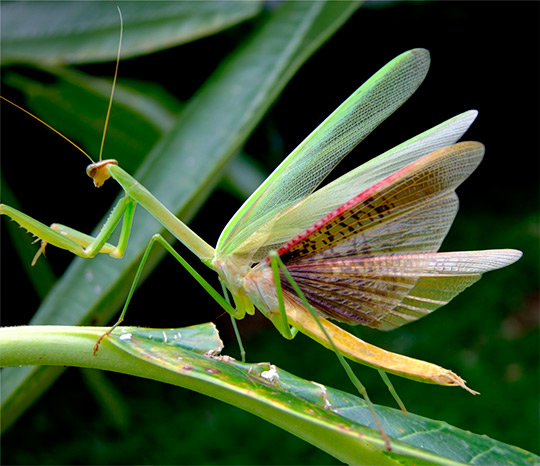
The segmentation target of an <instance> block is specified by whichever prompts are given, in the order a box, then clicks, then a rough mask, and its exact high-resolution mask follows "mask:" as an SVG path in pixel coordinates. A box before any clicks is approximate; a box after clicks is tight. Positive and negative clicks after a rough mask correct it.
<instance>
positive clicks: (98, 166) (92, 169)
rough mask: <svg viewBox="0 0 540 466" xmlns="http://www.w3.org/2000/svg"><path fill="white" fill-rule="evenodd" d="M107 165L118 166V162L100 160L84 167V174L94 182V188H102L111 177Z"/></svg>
mask: <svg viewBox="0 0 540 466" xmlns="http://www.w3.org/2000/svg"><path fill="white" fill-rule="evenodd" d="M109 165H118V162H117V161H116V160H114V159H108V160H100V161H99V162H95V163H91V164H90V165H88V167H86V174H87V175H88V176H89V177H90V178H92V179H93V180H94V186H95V187H96V188H99V187H100V186H102V185H103V183H105V181H107V180H108V179H109V178H110V177H111V175H110V173H109V170H108V169H107V167H108V166H109Z"/></svg>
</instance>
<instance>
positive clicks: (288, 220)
mask: <svg viewBox="0 0 540 466" xmlns="http://www.w3.org/2000/svg"><path fill="white" fill-rule="evenodd" d="M477 114H478V112H476V111H475V110H471V111H468V112H465V113H462V114H461V115H458V116H456V117H454V118H451V119H450V120H447V121H445V122H443V123H441V124H440V125H437V126H435V127H434V128H431V129H430V130H428V131H425V132H423V133H421V134H419V135H418V136H416V137H414V138H411V139H409V140H408V141H405V142H404V143H402V144H400V145H398V146H396V147H394V148H393V149H390V150H389V151H387V152H385V153H383V154H381V155H379V156H378V157H376V158H374V159H372V160H370V161H369V162H367V163H365V164H363V165H361V166H359V167H358V168H356V169H354V170H352V171H350V172H349V173H347V174H345V175H343V176H341V177H340V178H338V179H336V180H334V181H333V182H332V183H330V184H328V185H326V186H324V187H323V188H321V189H319V190H317V191H315V192H314V193H312V194H310V195H309V196H308V197H306V198H305V199H303V200H302V201H300V202H298V203H297V204H296V205H294V206H292V207H291V208H289V209H287V210H286V211H285V212H283V211H282V212H279V213H278V215H276V216H275V217H274V218H271V217H270V214H267V215H266V216H261V217H259V219H258V220H254V221H252V223H251V227H252V229H255V230H256V232H257V234H255V235H252V236H251V237H249V238H247V239H246V240H245V241H244V242H243V243H242V244H241V245H240V246H239V247H238V248H237V249H236V250H235V254H237V255H246V256H248V257H250V258H252V259H253V261H254V262H260V261H261V260H262V259H264V258H265V257H266V255H267V254H268V251H269V250H272V249H278V248H279V247H280V246H281V245H283V244H284V243H285V242H287V241H288V240H290V239H291V238H294V237H295V236H296V235H298V234H300V233H301V232H302V231H304V230H305V229H307V228H308V227H310V226H311V225H313V224H314V223H315V222H317V221H318V220H320V219H321V218H322V217H323V216H324V215H326V214H328V212H332V211H333V210H335V209H337V208H338V207H339V206H341V205H342V204H344V203H345V202H347V201H349V200H350V199H352V198H353V197H354V196H356V195H357V194H358V193H361V192H363V191H365V190H366V189H368V188H370V187H371V186H373V185H374V184H376V183H378V182H379V181H381V180H383V179H384V178H386V177H387V176H389V175H391V174H392V173H395V172H396V171H398V170H400V169H402V168H403V167H405V166H407V165H409V164H410V163H412V162H414V161H415V160H417V159H419V158H420V157H423V156H425V155H427V154H430V153H432V152H435V151H436V150H438V149H441V148H443V147H446V146H450V145H452V144H454V143H455V142H456V141H458V140H459V139H460V138H461V136H463V134H464V133H465V131H467V129H468V128H469V126H470V125H471V123H472V122H473V121H474V119H475V118H476V116H477ZM455 204H456V206H455V209H454V210H453V213H452V215H451V216H450V214H449V215H448V218H446V221H445V223H444V225H443V224H441V225H439V228H445V230H444V231H445V232H444V234H443V235H442V238H444V236H446V232H447V231H448V229H449V228H450V225H451V223H452V221H453V219H454V217H455V215H456V213H457V199H456V202H455ZM441 217H442V216H441ZM428 218H433V217H428ZM442 238H441V241H442ZM439 246H440V242H439V243H438V245H437V247H436V248H435V249H433V251H436V250H437V249H438V247H439Z"/></svg>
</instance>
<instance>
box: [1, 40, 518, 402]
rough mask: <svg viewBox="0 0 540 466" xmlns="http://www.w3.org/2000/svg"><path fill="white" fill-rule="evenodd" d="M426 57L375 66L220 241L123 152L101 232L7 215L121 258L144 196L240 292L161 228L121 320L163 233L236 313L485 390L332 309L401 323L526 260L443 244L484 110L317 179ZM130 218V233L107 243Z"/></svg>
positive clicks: (418, 376)
mask: <svg viewBox="0 0 540 466" xmlns="http://www.w3.org/2000/svg"><path fill="white" fill-rule="evenodd" d="M428 67H429V53H428V52H427V51H426V50H423V49H414V50H411V51H408V52H405V53H404V54H402V55H400V56H398V57H397V58H395V59H394V60H392V61H391V62H390V63H388V64H387V65H386V66H385V67H383V68H382V69H381V70H380V71H379V72H377V73H376V74H375V75H374V76H373V77H372V78H370V79H369V80H368V81H367V82H366V83H365V84H364V85H363V86H361V87H360V88H359V89H358V90H357V91H356V92H355V93H354V94H353V95H352V96H351V97H349V98H348V99H347V100H346V101H345V102H344V103H343V104H342V105H341V106H340V107H339V108H338V109H337V110H336V111H334V113H332V114H331V115H330V116H329V117H328V118H327V119H326V120H325V121H324V122H323V123H322V124H321V125H320V126H319V127H318V128H317V129H315V130H314V131H313V132H312V133H311V134H310V135H309V136H308V137H307V138H306V139H305V140H304V141H303V142H302V143H301V144H300V145H299V146H298V147H297V148H296V149H295V150H294V151H293V152H292V153H291V154H290V155H289V156H288V157H287V158H286V159H285V160H284V161H283V162H282V163H281V164H280V165H279V166H278V167H277V168H276V169H275V170H274V172H273V173H272V174H271V175H270V176H269V177H268V178H267V179H266V181H264V182H263V183H262V184H261V186H260V187H259V188H258V189H257V190H256V191H255V192H254V193H253V194H252V195H251V196H250V197H249V198H248V200H247V201H246V202H245V203H244V204H243V206H242V207H241V208H240V209H239V210H238V212H237V213H236V214H235V215H234V216H233V217H232V219H231V220H230V221H229V223H228V224H227V225H226V227H225V229H224V230H223V232H222V234H221V236H220V238H219V240H218V243H217V246H216V248H213V247H212V246H210V245H209V244H208V243H207V242H206V241H204V240H203V239H202V238H200V237H199V236H198V235H197V234H196V233H194V232H193V231H192V230H191V229H190V228H189V227H188V226H186V225H185V224H184V223H183V222H181V221H180V220H179V219H177V218H176V216H174V214H172V213H171V212H170V211H169V210H168V209H167V208H166V207H165V206H164V205H162V204H161V203H160V201H159V200H158V199H156V198H155V197H154V196H153V195H152V194H151V193H150V192H149V191H148V190H147V189H146V188H144V187H143V186H142V185H141V184H140V183H138V182H137V181H136V180H135V179H134V178H133V177H131V176H130V175H129V174H128V173H127V172H126V171H124V170H123V169H122V168H121V167H120V166H119V165H118V162H117V161H115V160H112V159H109V160H100V161H98V162H95V163H94V162H93V163H92V164H91V165H90V166H89V167H88V169H87V173H88V175H89V176H90V177H91V178H92V179H93V180H94V184H95V185H96V186H97V187H99V186H101V185H103V183H104V182H106V181H107V180H108V179H109V178H112V179H114V180H115V181H117V182H118V183H119V184H120V186H121V187H122V188H123V190H124V192H125V196H124V197H123V198H122V199H121V200H120V201H119V202H118V204H117V205H116V206H115V207H114V209H113V211H112V212H111V215H110V216H109V219H108V220H107V222H106V223H105V225H104V226H103V228H102V229H101V231H100V233H99V234H98V235H97V236H96V237H95V238H93V237H90V236H88V235H85V234H83V233H80V232H78V231H76V230H73V229H71V228H69V227H66V226H63V225H58V224H54V225H52V226H51V227H48V226H46V225H44V224H42V223H40V222H38V221H36V220H34V219H33V218H31V217H29V216H27V215H25V214H23V213H22V212H19V211H17V210H16V209H13V208H12V207H9V206H6V205H1V206H0V214H3V215H7V216H9V217H10V218H11V219H13V220H15V221H16V222H17V223H19V224H20V225H21V226H22V227H24V228H26V229H27V230H28V231H29V232H30V233H32V234H33V235H35V236H36V237H38V238H39V239H40V240H41V241H42V247H41V248H40V251H39V252H38V255H39V254H40V252H42V251H43V249H44V247H45V245H46V244H51V245H53V246H56V247H59V248H61V249H65V250H68V251H70V252H72V253H73V254H76V255H78V256H81V257H85V258H92V257H94V256H95V255H97V254H108V255H110V256H111V257H114V258H121V257H122V255H123V254H124V252H125V250H126V248H127V245H128V239H129V232H130V227H131V221H132V219H133V215H134V211H135V206H136V204H140V205H141V206H142V207H143V208H145V209H146V210H147V211H148V212H149V213H150V214H151V215H153V216H154V217H155V218H156V219H157V220H158V221H159V222H160V223H161V224H162V225H163V226H164V227H165V228H166V229H167V230H168V231H170V232H171V233H172V234H173V235H174V236H175V237H176V238H177V239H178V240H179V241H181V242H182V243H183V244H184V245H185V246H186V247H187V248H188V249H190V251H191V252H192V253H194V254H195V255H196V256H197V257H198V258H199V259H200V260H201V261H202V262H203V263H204V264H205V265H206V266H208V267H209V268H211V269H213V270H215V271H216V272H217V274H218V276H219V278H220V280H221V282H222V283H223V285H224V286H225V287H226V288H227V290H228V292H229V293H230V294H231V295H232V298H233V301H234V306H233V305H231V304H229V302H228V301H227V299H226V298H224V297H223V296H222V295H221V294H220V293H218V292H217V291H216V290H215V289H214V288H213V287H212V286H211V285H210V284H208V283H207V282H206V281H205V280H204V279H203V278H202V277H201V275H200V274H199V273H198V272H197V271H196V270H195V269H194V268H193V267H191V266H190V265H189V264H188V263H187V261H186V260H185V259H184V258H183V257H182V256H180V255H179V254H178V252H176V250H174V249H173V248H172V246H170V244H169V243H167V242H166V241H165V239H164V238H163V237H161V236H160V235H156V236H154V237H153V238H152V239H151V240H150V243H149V245H148V247H147V249H146V252H145V254H144V256H143V259H142V261H141V264H140V266H139V269H138V271H137V273H136V277H135V280H134V282H133V286H132V288H131V290H130V293H129V295H128V298H127V300H126V304H125V306H124V309H123V310H122V314H121V316H120V319H119V321H118V322H117V324H115V326H116V325H118V324H119V323H120V322H121V321H122V319H123V317H124V315H125V312H126V309H127V306H128V304H129V301H130V299H131V297H132V295H133V291H134V289H135V287H136V283H137V280H138V278H139V276H140V274H141V271H142V269H143V267H144V264H145V262H146V260H147V258H148V255H149V253H150V251H151V248H152V247H153V245H155V244H156V243H159V244H161V245H162V246H163V247H164V248H165V249H166V250H167V251H168V252H170V253H171V254H172V255H173V256H174V257H175V258H176V259H177V260H178V261H179V262H180V263H181V264H182V265H183V266H184V267H185V268H186V269H187V270H188V272H189V273H190V274H191V275H192V276H193V277H194V278H195V279H196V280H197V281H198V282H199V283H200V284H201V285H202V286H203V287H204V288H205V289H206V290H207V291H208V292H209V293H210V294H211V296H212V297H213V298H214V299H215V300H216V302H217V303H218V304H219V305H220V306H221V307H222V308H223V309H225V310H226V311H227V312H228V313H229V314H231V316H232V317H234V318H235V319H241V318H243V317H245V316H246V315H251V314H253V313H254V311H255V307H256V308H257V309H258V310H259V311H261V312H262V313H263V314H264V315H265V316H266V317H267V318H268V319H269V320H270V321H272V323H273V324H274V326H275V327H276V329H277V330H278V331H279V332H280V334H281V335H282V336H284V337H285V338H288V339H290V338H292V337H294V335H295V334H296V332H297V331H300V332H302V333H304V334H306V335H307V336H309V337H311V338H312V339H314V340H315V341H317V342H319V343H320V344H322V345H323V346H326V347H328V348H330V349H334V350H335V351H336V352H337V354H340V355H343V356H345V357H347V358H349V359H351V360H353V361H356V362H360V363H363V364H366V365H368V366H370V367H374V368H378V369H381V370H383V371H386V372H390V373H393V374H396V375H399V376H403V377H406V378H410V379H413V380H417V381H422V382H427V383H435V384H439V385H447V386H461V387H463V388H465V389H467V390H469V391H471V392H472V393H475V392H474V391H472V390H470V389H469V388H468V387H467V386H466V384H465V382H464V381H463V380H462V379H461V378H460V377H459V376H458V375H456V374H454V373H453V372H451V371H449V370H447V369H444V368H442V367H439V366H437V365H435V364H431V363H428V362H425V361H420V360H416V359H412V358H409V357H406V356H402V355H399V354H394V353H390V352H387V351H384V350H382V349H380V348H377V347H375V346H373V345H370V344H368V343H366V342H364V341H362V340H360V339H359V338H357V337H355V336H353V335H351V334H350V333H349V332H347V331H346V330H344V329H342V328H341V327H339V326H337V325H335V324H334V323H332V322H330V320H328V319H333V320H337V321H341V322H345V323H349V324H363V325H367V326H369V327H373V328H378V329H381V330H390V329H392V328H395V327H399V326H401V325H403V324H405V323H408V322H411V321H414V320H416V319H418V318H420V317H423V316H424V315H427V314H429V313H430V312H432V311H433V310H435V309H437V308H438V307H440V306H442V305H444V304H446V303H447V302H448V301H450V300H451V299H452V298H453V297H454V296H456V295H457V294H458V293H460V292H461V291H463V290H464V289H465V288H467V287H468V286H470V285H471V284H472V283H474V282H475V281H477V280H478V279H479V278H480V276H481V274H482V273H484V272H487V271H490V270H494V269H497V268H501V267H504V266H506V265H510V264H511V263H513V262H515V261H516V260H518V259H519V258H520V257H521V252H520V251H516V250H512V249H502V250H490V251H472V252H456V253H437V252H436V251H437V250H438V249H439V247H440V244H441V242H442V240H443V239H444V237H445V235H446V233H447V232H448V229H449V228H450V225H451V223H452V221H453V219H454V217H455V215H456V213H457V197H456V194H455V189H456V188H457V186H458V185H459V184H460V183H461V182H462V181H464V180H465V179H466V178H467V177H468V176H469V175H470V173H472V171H473V170H474V169H475V168H476V166H477V165H478V163H479V162H480V160H481V158H482V156H483V146H482V145H481V144H479V143H475V142H464V143H456V142H457V141H458V140H459V139H460V138H461V136H462V135H463V134H464V133H465V131H466V130H467V128H468V127H469V126H470V124H471V123H472V122H473V120H474V118H475V117H476V112H475V111H469V112H465V113H463V114H461V115H458V116H456V117H454V118H452V119H450V120H448V121H446V122H443V123H441V124H439V125H438V126H435V127H434V128H432V129H430V130H428V131H425V132H423V133H421V134H420V135H418V136H416V137H414V138H412V139H410V140H408V141H406V142H404V143H402V144H400V145H399V146H397V147H395V148H394V149H391V150H389V151H387V152H385V153H383V154H382V155H380V156H379V157H377V158H375V159H373V160H371V161H370V162H368V163H366V164H364V165H362V166H360V167H358V168H357V169H355V170H353V171H351V172H349V173H347V174H345V175H343V176H342V177H340V178H338V179H336V180H334V181H333V182H331V183H329V184H327V185H325V186H324V187H323V188H320V189H318V190H316V188H317V187H318V186H319V184H320V183H321V182H322V181H323V180H324V178H325V177H326V176H327V175H328V174H329V173H330V171H332V169H333V168H334V167H335V166H336V165H337V163H339V161H340V160H341V159H342V158H343V157H344V156H345V155H347V154H348V153H349V152H350V151H351V150H352V149H353V148H354V147H355V146H356V145H357V144H358V143H359V142H360V141H361V140H363V139H364V138H365V137H366V136H367V135H368V134H369V133H370V132H371V131H372V130H373V129H375V127H376V126H378V124H380V123H381V122H382V121H383V120H384V119H385V118H386V117H388V116H389V115H390V114H392V113H393V112H394V111H395V110H396V109H397V108H398V107H399V106H400V105H401V104H403V103H404V102H405V101H406V100H407V99H408V97H410V96H411V95H412V94H413V93H414V92H415V90H416V89H417V88H418V86H419V85H420V84H421V82H422V81H423V79H424V77H425V76H426V74H427V70H428ZM120 222H121V223H122V224H121V233H120V237H119V240H118V243H117V244H116V245H113V244H109V243H107V240H108V238H109V236H110V235H111V234H112V232H113V231H114V230H115V228H116V227H117V225H118V224H119V223H120ZM37 257H38V256H37ZM37 257H36V258H37ZM313 310H315V314H313V313H312V311H313Z"/></svg>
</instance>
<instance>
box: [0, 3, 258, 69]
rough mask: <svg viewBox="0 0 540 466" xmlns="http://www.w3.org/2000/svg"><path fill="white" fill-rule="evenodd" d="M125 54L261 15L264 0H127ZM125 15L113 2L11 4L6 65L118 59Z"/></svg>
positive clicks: (5, 9)
mask: <svg viewBox="0 0 540 466" xmlns="http://www.w3.org/2000/svg"><path fill="white" fill-rule="evenodd" d="M119 7H120V8H121V11H122V16H123V19H124V30H125V34H124V40H123V45H122V56H123V57H124V58H127V57H133V56H136V55H142V54H146V53H150V52H154V51H156V50H160V49H164V48H167V47H172V46H174V45H179V44H183V43H185V42H189V41H192V40H195V39H198V38H200V37H204V36H207V35H210V34H214V33H216V32H219V31H221V30H223V29H225V28H227V27H230V26H232V25H234V24H237V23H239V22H240V21H244V20H246V19H247V18H250V17H251V16H254V15H255V14H257V13H258V12H259V11H260V9H261V7H262V2H260V1H257V0H253V1H249V2H218V1H209V2H198V1H183V2H137V1H127V2H125V1H124V2H121V3H120V4H119ZM119 26H120V19H119V16H118V12H117V10H116V8H114V4H112V3H109V2H47V1H46V2H7V3H4V4H3V5H2V63H4V64H5V63H9V62H36V63H92V62H99V61H105V60H114V59H115V58H116V51H117V48H118V36H119Z"/></svg>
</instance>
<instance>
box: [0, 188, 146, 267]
mask: <svg viewBox="0 0 540 466" xmlns="http://www.w3.org/2000/svg"><path fill="white" fill-rule="evenodd" d="M135 205H136V203H135V201H134V200H133V199H131V198H130V197H129V196H127V195H126V196H124V197H123V198H121V199H120V200H119V201H118V203H117V204H116V206H115V207H114V209H113V210H112V211H111V214H110V215H109V218H108V219H107V221H106V222H105V224H104V225H103V227H102V228H101V230H100V232H99V233H98V235H97V236H96V237H95V238H94V237H92V236H89V235H86V234H84V233H81V232H80V231H77V230H74V229H73V228H69V227H66V226H64V225H60V224H57V223H54V224H52V225H51V226H50V227H48V226H47V225H45V224H43V223H41V222H39V221H37V220H35V219H33V218H32V217H29V216H28V215H26V214H23V213H22V212H20V211H18V210H17V209H14V208H13V207H10V206H7V205H5V204H0V214H1V215H7V216H8V217H10V218H11V219H12V220H15V221H16V222H17V223H18V224H19V225H21V226H22V227H23V228H25V229H26V230H28V231H29V232H30V233H32V234H33V235H34V236H36V237H37V238H38V239H39V240H41V241H42V247H41V248H40V250H39V251H38V253H37V255H36V257H35V258H34V262H35V261H36V260H37V258H38V257H39V255H40V254H41V253H42V252H43V250H44V248H45V245H47V244H51V245H53V246H56V247H58V248H60V249H65V250H67V251H70V252H72V253H73V254H76V255H77V256H80V257H84V258H92V257H94V256H96V255H97V254H109V255H110V256H111V257H115V258H121V257H122V256H123V255H124V252H125V250H126V247H127V244H128V240H129V233H130V230H131V223H132V221H133V214H134V212H135ZM122 217H123V218H124V220H123V222H122V228H121V231H120V238H119V239H118V244H117V245H116V246H113V245H111V244H109V243H107V240H108V239H109V237H110V236H111V234H112V233H113V231H114V230H115V228H116V226H117V225H118V223H119V222H120V220H121V219H122Z"/></svg>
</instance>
